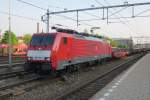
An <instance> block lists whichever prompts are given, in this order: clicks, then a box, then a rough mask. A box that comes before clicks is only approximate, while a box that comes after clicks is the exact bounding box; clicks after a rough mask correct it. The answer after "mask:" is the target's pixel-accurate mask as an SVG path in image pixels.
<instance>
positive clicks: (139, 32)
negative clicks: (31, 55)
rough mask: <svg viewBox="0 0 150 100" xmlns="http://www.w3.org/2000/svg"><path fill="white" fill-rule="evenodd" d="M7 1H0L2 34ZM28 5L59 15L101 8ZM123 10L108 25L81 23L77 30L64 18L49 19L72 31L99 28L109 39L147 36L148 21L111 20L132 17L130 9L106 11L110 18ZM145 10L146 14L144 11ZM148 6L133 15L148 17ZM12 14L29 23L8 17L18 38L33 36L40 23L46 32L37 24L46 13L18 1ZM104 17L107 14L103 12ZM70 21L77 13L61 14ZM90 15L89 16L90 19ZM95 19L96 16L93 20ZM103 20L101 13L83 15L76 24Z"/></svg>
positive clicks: (85, 3) (87, 2) (113, 0)
mask: <svg viewBox="0 0 150 100" xmlns="http://www.w3.org/2000/svg"><path fill="white" fill-rule="evenodd" d="M8 1H9V0H0V30H2V31H5V30H7V29H8V15H7V14H5V13H7V12H8ZM24 1H26V2H29V3H33V4H35V5H37V6H40V7H42V8H46V9H47V8H49V9H50V11H60V10H64V8H67V9H68V10H69V9H77V8H87V7H91V5H94V6H95V7H98V6H102V5H99V4H98V3H97V2H96V0H24ZM97 1H99V2H100V3H101V4H103V5H105V6H108V5H115V4H123V3H124V2H125V1H128V2H129V3H138V2H149V0H97ZM120 9H124V10H122V11H121V12H119V13H117V14H115V15H113V16H111V17H109V18H110V19H109V22H110V23H109V24H107V21H106V20H93V21H92V20H91V21H81V22H80V24H81V25H80V26H79V27H78V28H77V26H76V22H75V21H72V20H68V19H65V18H63V17H60V16H59V15H58V16H54V15H53V16H51V18H50V26H53V25H55V24H61V25H64V27H66V26H67V27H70V28H72V29H79V30H84V29H88V30H89V29H90V28H91V26H88V25H86V24H90V25H92V26H94V27H95V26H96V27H101V29H100V30H97V32H98V33H99V34H102V35H106V36H109V37H125V38H126V37H130V36H150V17H138V18H130V19H126V18H122V19H112V18H116V17H131V16H132V13H131V12H132V10H131V9H132V8H131V7H130V8H116V9H111V10H109V16H110V15H111V14H113V13H114V12H116V11H118V10H120ZM147 9H148V10H147ZM149 9H150V6H149V5H148V6H138V7H135V15H136V14H138V13H139V12H142V11H144V10H147V12H145V13H142V14H141V15H139V16H147V15H148V16H149V15H150V11H149ZM11 13H12V14H15V15H20V16H23V17H27V18H30V19H26V18H23V17H16V16H12V17H11V19H12V20H11V29H12V31H14V32H15V33H16V34H17V35H23V34H25V33H30V34H32V33H35V32H36V23H37V22H39V23H40V31H42V29H43V30H44V31H45V29H46V28H45V24H44V23H42V22H41V21H40V18H41V16H42V15H44V14H45V13H46V11H44V10H41V9H38V8H35V7H32V6H30V5H27V4H24V3H21V2H19V1H18V0H11ZM105 14H106V12H105ZM62 15H65V16H68V17H71V18H74V19H76V13H69V14H62ZM91 15H92V16H91ZM94 15H96V16H94ZM98 17H99V18H102V10H96V11H86V12H82V13H81V12H80V13H79V20H87V19H97V18H98Z"/></svg>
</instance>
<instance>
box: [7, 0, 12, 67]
mask: <svg viewBox="0 0 150 100" xmlns="http://www.w3.org/2000/svg"><path fill="white" fill-rule="evenodd" d="M10 9H11V0H9V17H8V20H9V59H8V61H9V67H10V68H11V66H12V57H11V52H12V44H11V15H10Z"/></svg>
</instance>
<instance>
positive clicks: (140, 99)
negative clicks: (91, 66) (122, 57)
mask: <svg viewBox="0 0 150 100" xmlns="http://www.w3.org/2000/svg"><path fill="white" fill-rule="evenodd" d="M90 100H150V53H149V54H147V55H145V56H144V57H142V58H141V59H140V60H139V61H138V62H137V63H135V64H134V65H133V66H132V67H130V68H129V69H128V70H126V71H124V72H123V73H122V74H120V75H119V76H117V77H116V78H115V79H114V80H113V81H112V82H110V83H109V84H108V85H107V86H106V87H104V88H103V89H102V90H101V91H99V92H98V93H96V94H95V95H94V96H93V97H92V98H91V99H90Z"/></svg>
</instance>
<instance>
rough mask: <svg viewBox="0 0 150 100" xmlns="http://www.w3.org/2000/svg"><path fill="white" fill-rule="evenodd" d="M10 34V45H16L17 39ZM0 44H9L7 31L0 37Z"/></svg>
mask: <svg viewBox="0 0 150 100" xmlns="http://www.w3.org/2000/svg"><path fill="white" fill-rule="evenodd" d="M10 34H11V43H12V45H16V44H18V39H17V37H16V35H15V34H14V33H13V32H10ZM1 43H4V44H9V31H5V33H4V35H3V37H2V40H1Z"/></svg>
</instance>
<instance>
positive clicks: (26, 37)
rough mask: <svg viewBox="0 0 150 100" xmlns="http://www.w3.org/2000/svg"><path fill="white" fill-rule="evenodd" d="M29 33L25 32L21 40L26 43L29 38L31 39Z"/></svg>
mask: <svg viewBox="0 0 150 100" xmlns="http://www.w3.org/2000/svg"><path fill="white" fill-rule="evenodd" d="M31 37H32V36H31V35H30V34H25V35H24V36H23V42H24V43H25V44H28V43H29V42H30V40H31Z"/></svg>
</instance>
